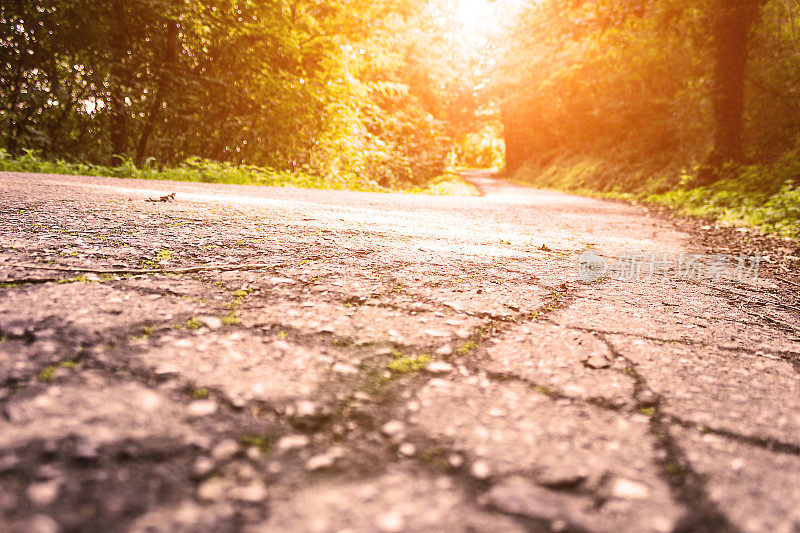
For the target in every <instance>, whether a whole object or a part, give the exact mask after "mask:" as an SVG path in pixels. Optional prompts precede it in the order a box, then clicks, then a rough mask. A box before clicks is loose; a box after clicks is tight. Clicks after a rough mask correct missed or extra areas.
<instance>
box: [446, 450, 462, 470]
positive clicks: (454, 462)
mask: <svg viewBox="0 0 800 533" xmlns="http://www.w3.org/2000/svg"><path fill="white" fill-rule="evenodd" d="M447 462H448V463H449V464H450V466H452V467H453V468H458V467H460V466H461V465H463V464H464V458H463V457H461V456H460V455H459V454H457V453H451V454H450V455H448V456H447Z"/></svg>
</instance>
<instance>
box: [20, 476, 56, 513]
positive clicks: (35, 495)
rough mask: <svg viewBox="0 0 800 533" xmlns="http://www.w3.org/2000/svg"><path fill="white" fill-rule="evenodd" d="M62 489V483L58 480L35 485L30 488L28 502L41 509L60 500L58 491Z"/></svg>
mask: <svg viewBox="0 0 800 533" xmlns="http://www.w3.org/2000/svg"><path fill="white" fill-rule="evenodd" d="M60 488H61V482H59V481H57V480H52V481H44V482H42V483H34V484H33V485H31V486H29V487H28V490H27V495H28V500H29V501H30V502H31V503H32V504H33V505H38V506H40V507H44V506H47V505H50V504H51V503H53V502H54V501H55V500H56V498H58V491H59V489H60Z"/></svg>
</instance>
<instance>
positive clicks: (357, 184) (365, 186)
mask: <svg viewBox="0 0 800 533" xmlns="http://www.w3.org/2000/svg"><path fill="white" fill-rule="evenodd" d="M0 171H5V172H38V173H42V174H68V175H75V176H107V177H113V178H134V179H146V180H169V181H190V182H198V183H222V184H227V185H261V186H270V187H294V188H301V189H335V190H351V191H366V192H404V193H410V194H431V195H454V196H472V195H477V191H476V190H475V188H474V187H472V185H470V184H468V183H467V182H465V181H464V180H462V179H461V178H459V177H458V176H457V175H455V174H445V175H443V176H439V177H437V178H435V179H433V180H431V181H430V182H429V183H428V184H427V185H426V186H422V187H420V186H408V187H405V188H396V189H389V188H386V187H382V186H381V185H379V184H377V183H375V182H373V181H370V180H365V179H360V178H358V177H356V176H354V175H352V174H347V173H343V174H342V175H340V176H335V177H323V176H319V175H316V174H314V173H312V172H309V171H294V172H289V171H285V170H276V169H272V168H265V167H257V166H252V165H232V164H230V163H218V162H216V161H210V160H207V159H201V158H198V157H190V158H188V159H186V160H185V161H183V162H182V163H181V164H180V165H178V166H177V167H161V166H159V165H156V164H154V162H153V161H152V160H148V161H147V162H146V163H145V164H144V165H143V166H141V167H137V166H136V165H134V164H133V162H132V161H131V160H129V159H124V160H123V161H122V164H121V165H120V166H117V167H109V166H103V165H94V164H90V163H71V162H68V161H64V160H60V159H59V160H47V159H44V158H42V157H40V156H39V154H37V153H36V152H35V151H32V150H27V151H25V153H24V154H23V155H21V156H19V157H16V158H12V157H11V156H10V155H9V154H8V152H6V151H5V150H3V149H0Z"/></svg>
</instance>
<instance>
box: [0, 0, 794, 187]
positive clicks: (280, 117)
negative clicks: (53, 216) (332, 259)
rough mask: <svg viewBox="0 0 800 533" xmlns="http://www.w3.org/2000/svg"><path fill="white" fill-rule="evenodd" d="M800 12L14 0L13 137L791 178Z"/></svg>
mask: <svg viewBox="0 0 800 533" xmlns="http://www.w3.org/2000/svg"><path fill="white" fill-rule="evenodd" d="M798 13H800V0H742V1H736V0H622V1H612V0H592V1H582V0H569V1H565V2H555V1H547V0H538V1H535V0H528V1H526V0H496V1H491V0H424V1H421V2H410V1H408V0H373V1H368V0H336V1H323V0H296V1H292V0H258V1H248V0H209V1H204V2H197V1H195V0H105V1H89V0H37V1H32V0H9V1H8V2H3V3H2V5H1V6H0V26H1V27H2V30H0V31H1V32H2V33H1V34H0V112H2V117H0V118H1V119H2V134H3V139H2V146H3V149H4V150H5V152H6V153H8V154H10V155H11V156H19V155H20V154H22V153H23V152H25V151H26V150H28V151H31V150H33V151H35V152H36V153H37V154H39V155H40V156H41V157H44V158H49V159H56V158H58V159H64V160H66V161H72V162H90V163H102V164H111V165H115V164H120V163H122V162H128V163H132V164H135V165H138V166H143V165H144V166H146V165H163V166H174V165H177V164H180V163H181V162H184V161H186V160H193V159H192V158H200V159H209V160H212V161H216V162H220V163H226V164H233V165H255V166H259V167H267V168H273V169H276V170H279V171H289V172H301V171H302V172H308V173H314V174H317V175H321V176H327V177H330V178H331V179H335V178H336V177H337V176H341V175H350V176H356V177H358V179H362V180H365V181H369V182H373V183H376V184H379V185H382V186H388V187H391V186H396V185H398V184H420V183H424V182H425V181H427V180H429V179H431V178H433V177H435V176H437V175H440V174H441V173H442V171H443V170H444V169H445V167H447V166H448V165H453V164H461V165H470V166H486V167H490V166H502V165H503V163H505V165H506V170H507V172H508V173H509V175H515V174H520V173H521V175H527V176H532V175H535V176H550V178H547V179H549V180H550V181H547V179H545V182H544V184H551V185H552V184H555V185H560V186H563V185H567V186H573V185H577V186H581V187H590V188H595V189H607V190H612V189H613V190H630V189H634V188H636V187H641V186H643V184H645V185H647V186H648V187H651V188H652V189H653V190H666V189H668V188H673V187H675V186H676V185H677V184H678V182H679V180H680V179H684V181H685V178H686V176H687V172H690V173H692V175H693V177H694V178H696V179H697V181H698V183H706V184H707V183H710V182H714V181H718V180H720V179H724V178H726V177H729V176H730V175H731V174H730V173H729V171H727V170H725V169H730V168H731V164H734V165H752V164H757V165H773V167H774V166H775V165H779V166H780V169H782V170H780V169H779V170H775V169H774V168H773V167H770V168H772V170H770V178H769V179H768V180H766V181H767V182H768V183H767V185H766V186H768V187H769V188H771V190H773V189H774V190H778V189H780V188H781V187H785V186H786V185H787V183H789V182H790V181H791V180H792V179H794V178H796V177H797V176H796V173H795V171H794V170H791V169H794V168H795V167H798V166H800V165H797V164H795V163H794V162H796V161H797V160H798V152H799V151H800V148H798V139H799V138H800V112H799V111H800V90H799V89H798V87H800V55H798V54H799V53H800V52H799V51H800V35H798V33H799V32H800V15H798ZM504 152H505V155H506V157H505V160H504V161H503V155H504ZM553 165H556V166H557V168H558V169H560V170H559V172H558V173H557V174H558V176H556V177H554V174H553V173H551V174H549V175H548V174H547V172H545V170H546V169H547V168H548V166H551V167H552V166H553ZM574 168H584V169H590V171H586V172H583V171H581V172H578V173H577V174H575V173H574V172H573V173H572V174H568V173H566V172H562V170H565V169H574ZM787 168H788V169H789V170H787ZM687 169H688V170H687ZM576 176H577V177H576ZM551 178H552V179H551ZM556 178H557V179H556ZM537 179H538V178H537ZM565 179H566V180H572V181H574V182H576V183H572V182H570V183H565V182H564V180H565ZM534 181H535V180H534ZM540 182H541V180H540Z"/></svg>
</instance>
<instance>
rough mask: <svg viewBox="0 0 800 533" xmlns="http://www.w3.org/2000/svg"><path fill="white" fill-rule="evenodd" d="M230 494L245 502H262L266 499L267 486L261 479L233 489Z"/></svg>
mask: <svg viewBox="0 0 800 533" xmlns="http://www.w3.org/2000/svg"><path fill="white" fill-rule="evenodd" d="M231 496H233V498H235V499H237V500H239V501H243V502H247V503H259V502H263V501H264V500H266V499H267V487H266V486H265V485H264V483H262V482H261V481H253V482H252V483H250V484H249V485H245V486H243V487H236V488H235V489H233V490H232V491H231Z"/></svg>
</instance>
